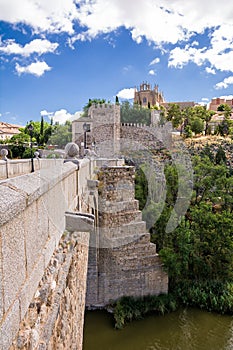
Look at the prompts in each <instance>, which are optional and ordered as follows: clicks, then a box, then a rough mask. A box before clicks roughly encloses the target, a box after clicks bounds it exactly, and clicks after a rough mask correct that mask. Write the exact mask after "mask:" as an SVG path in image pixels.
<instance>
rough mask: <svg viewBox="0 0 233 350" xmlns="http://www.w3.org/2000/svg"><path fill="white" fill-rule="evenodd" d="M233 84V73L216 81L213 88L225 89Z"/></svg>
mask: <svg viewBox="0 0 233 350" xmlns="http://www.w3.org/2000/svg"><path fill="white" fill-rule="evenodd" d="M232 84H233V75H232V76H230V77H228V78H225V79H224V80H223V81H221V82H219V83H217V84H216V85H215V89H217V90H220V89H226V88H227V87H228V86H229V85H232Z"/></svg>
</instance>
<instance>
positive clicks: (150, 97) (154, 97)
mask: <svg viewBox="0 0 233 350" xmlns="http://www.w3.org/2000/svg"><path fill="white" fill-rule="evenodd" d="M134 103H136V104H139V105H140V106H142V107H152V106H157V107H160V106H163V107H165V108H166V109H167V108H168V107H169V104H170V103H175V104H177V105H179V106H180V108H181V109H184V108H186V107H193V106H195V102H194V101H187V102H166V101H165V98H164V96H163V93H162V92H161V91H159V88H158V85H154V88H153V89H152V88H151V85H150V84H148V83H147V82H143V83H142V84H140V88H139V90H138V89H137V88H135V90H134Z"/></svg>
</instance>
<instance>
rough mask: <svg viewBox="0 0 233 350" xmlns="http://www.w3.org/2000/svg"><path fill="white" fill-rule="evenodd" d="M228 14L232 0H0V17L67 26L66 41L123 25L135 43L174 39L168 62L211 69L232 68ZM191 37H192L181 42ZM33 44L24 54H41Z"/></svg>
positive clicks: (232, 30) (58, 28) (50, 28)
mask: <svg viewBox="0 0 233 350" xmlns="http://www.w3.org/2000/svg"><path fill="white" fill-rule="evenodd" d="M224 9H227V10H224ZM232 16H233V2H229V0H222V1H221V6H220V4H219V1H218V0H211V3H208V2H206V1H203V0H189V1H183V0H172V1H168V0H144V1H143V4H142V1H141V0H134V1H125V0H59V1H57V0H49V1H48V0H40V1H38V0H20V4H19V1H18V0H1V4H0V20H4V21H6V22H9V23H12V24H19V23H23V24H27V25H29V26H30V27H31V28H32V29H33V31H34V32H37V33H40V34H41V33H43V34H44V35H46V34H47V33H59V32H66V33H67V34H68V35H69V36H70V37H69V38H68V39H67V40H68V42H69V44H70V46H71V47H73V45H74V42H75V41H77V40H81V41H85V40H91V39H93V38H96V37H97V36H98V35H100V34H108V33H110V32H113V31H115V30H117V29H119V28H121V27H125V28H126V29H128V30H129V31H130V32H131V36H132V39H133V40H135V41H136V42H137V43H138V44H140V43H141V42H142V41H143V40H147V41H148V43H150V44H154V45H155V46H156V47H157V48H160V49H161V50H163V46H164V44H166V43H171V44H174V45H175V44H177V45H179V47H178V46H177V47H176V48H174V50H172V51H171V53H170V60H169V66H170V67H176V68H182V67H183V66H184V65H185V64H187V63H189V62H194V63H195V64H197V65H203V64H206V63H207V62H209V65H210V67H211V69H212V72H213V70H214V69H216V70H220V71H232V72H233V25H232ZM77 24H78V26H77ZM80 26H81V30H80ZM74 28H79V30H78V31H77V32H76V31H75V30H74ZM206 29H208V30H209V31H210V32H211V36H210V37H209V43H208V42H207V43H206V47H204V48H202V47H200V45H199V44H198V42H197V41H196V40H195V39H196V34H203V33H204V31H205V30H206ZM190 39H191V40H192V43H191V44H190V45H186V46H185V47H184V43H185V42H186V43H187V42H188V41H189V40H190ZM34 44H35V46H36V47H33V45H32V43H29V44H26V45H25V46H24V49H26V48H27V50H26V51H25V52H26V53H27V54H29V52H31V51H33V50H34V51H33V52H38V54H40V53H39V52H40V51H39V49H38V47H37V45H36V43H34ZM50 44H51V45H56V44H52V43H50ZM27 45H29V46H27ZM48 45H49V44H48ZM181 45H182V46H181ZM49 47H50V49H51V50H53V49H54V48H55V46H53V48H52V47H51V46H49ZM46 49H48V47H46V48H44V50H46ZM5 50H10V51H11V52H15V51H16V54H17V52H18V51H19V52H22V47H21V46H20V45H19V44H16V43H14V42H11V43H10V45H8V46H7V47H6V48H5ZM46 52H47V51H46ZM152 62H153V61H152ZM209 69H210V68H209ZM209 73H210V74H211V72H210V71H209Z"/></svg>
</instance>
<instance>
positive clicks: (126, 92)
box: [117, 88, 134, 100]
mask: <svg viewBox="0 0 233 350" xmlns="http://www.w3.org/2000/svg"><path fill="white" fill-rule="evenodd" d="M117 96H118V97H119V98H123V99H126V100H131V99H133V98H134V88H129V89H123V90H120V91H119V92H118V93H117Z"/></svg>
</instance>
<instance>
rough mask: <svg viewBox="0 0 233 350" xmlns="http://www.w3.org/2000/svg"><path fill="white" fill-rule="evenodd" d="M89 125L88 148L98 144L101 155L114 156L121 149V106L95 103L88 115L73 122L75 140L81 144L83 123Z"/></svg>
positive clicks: (97, 150)
mask: <svg viewBox="0 0 233 350" xmlns="http://www.w3.org/2000/svg"><path fill="white" fill-rule="evenodd" d="M84 123H86V124H87V125H88V126H89V130H90V131H89V132H87V135H86V138H87V148H89V149H90V148H92V145H93V144H95V145H97V148H96V152H97V154H98V156H99V157H106V158H109V157H113V156H115V155H117V154H118V153H119V149H120V106H119V105H114V104H93V105H92V106H91V107H90V108H89V110H88V116H87V117H81V118H79V119H77V120H75V121H73V123H72V137H73V142H75V143H77V144H78V145H79V146H80V145H81V142H83V138H84V131H83V125H84Z"/></svg>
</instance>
